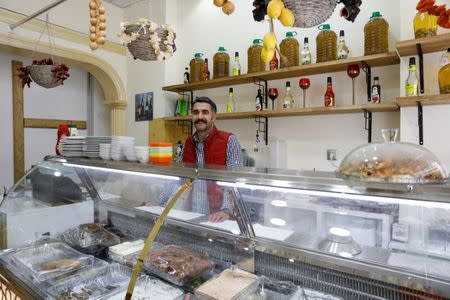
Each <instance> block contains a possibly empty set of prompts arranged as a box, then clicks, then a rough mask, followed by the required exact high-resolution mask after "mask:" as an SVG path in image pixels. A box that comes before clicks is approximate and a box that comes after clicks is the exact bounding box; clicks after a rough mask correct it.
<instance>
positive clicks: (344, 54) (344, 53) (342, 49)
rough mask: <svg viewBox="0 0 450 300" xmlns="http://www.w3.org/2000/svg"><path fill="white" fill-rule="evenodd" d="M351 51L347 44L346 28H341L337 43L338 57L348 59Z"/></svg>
mask: <svg viewBox="0 0 450 300" xmlns="http://www.w3.org/2000/svg"><path fill="white" fill-rule="evenodd" d="M349 53H350V50H349V49H348V47H347V45H346V44H345V33H344V30H341V31H340V32H339V42H338V45H337V58H338V59H346V58H348V54H349Z"/></svg>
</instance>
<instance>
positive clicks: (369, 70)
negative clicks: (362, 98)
mask: <svg viewBox="0 0 450 300" xmlns="http://www.w3.org/2000/svg"><path fill="white" fill-rule="evenodd" d="M361 65H362V69H363V71H364V73H366V84H367V101H368V102H370V98H371V96H372V87H371V85H372V68H371V67H370V66H369V65H368V64H367V63H366V62H365V61H362V62H361Z"/></svg>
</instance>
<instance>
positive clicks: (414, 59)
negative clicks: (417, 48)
mask: <svg viewBox="0 0 450 300" xmlns="http://www.w3.org/2000/svg"><path fill="white" fill-rule="evenodd" d="M409 64H410V65H415V64H416V58H415V57H410V58H409Z"/></svg>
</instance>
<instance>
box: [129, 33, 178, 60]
mask: <svg viewBox="0 0 450 300" xmlns="http://www.w3.org/2000/svg"><path fill="white" fill-rule="evenodd" d="M125 28H126V29H125V33H126V34H127V35H131V34H132V33H138V32H139V35H138V37H137V39H136V40H134V41H132V42H130V43H129V44H128V45H127V47H128V50H129V51H130V53H131V55H133V58H134V59H140V60H145V61H149V60H157V59H158V58H157V55H156V53H155V49H154V48H153V47H152V45H151V43H150V36H151V35H152V34H153V33H154V32H153V31H150V26H149V25H146V26H145V29H146V30H145V32H144V30H143V29H142V26H141V25H137V24H130V25H126V26H125ZM156 33H157V34H158V37H159V38H160V39H161V42H160V43H159V47H160V49H161V51H166V50H167V46H166V44H164V41H165V40H166V39H167V36H168V34H169V32H168V31H167V30H166V29H164V28H161V27H158V28H157V29H156ZM174 40H175V37H174ZM174 49H175V43H174Z"/></svg>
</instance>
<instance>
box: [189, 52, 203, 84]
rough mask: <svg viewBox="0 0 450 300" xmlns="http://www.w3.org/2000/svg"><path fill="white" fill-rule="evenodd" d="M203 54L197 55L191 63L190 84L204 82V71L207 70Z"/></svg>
mask: <svg viewBox="0 0 450 300" xmlns="http://www.w3.org/2000/svg"><path fill="white" fill-rule="evenodd" d="M202 56H203V54H202V53H195V56H194V58H193V59H191V62H190V63H189V69H190V73H189V79H190V82H196V81H202V80H204V78H203V70H204V69H205V61H204V60H203V58H202Z"/></svg>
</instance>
